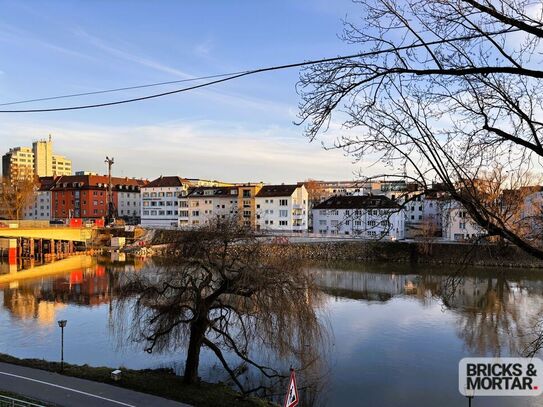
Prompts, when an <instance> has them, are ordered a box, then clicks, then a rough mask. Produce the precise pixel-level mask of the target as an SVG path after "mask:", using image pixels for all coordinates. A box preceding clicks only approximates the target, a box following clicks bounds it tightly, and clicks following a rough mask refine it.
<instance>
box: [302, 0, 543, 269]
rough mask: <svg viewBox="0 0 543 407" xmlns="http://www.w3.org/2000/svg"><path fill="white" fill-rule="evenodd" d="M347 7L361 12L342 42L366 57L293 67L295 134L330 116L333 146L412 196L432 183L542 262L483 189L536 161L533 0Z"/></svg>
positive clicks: (528, 170) (524, 179) (501, 186)
mask: <svg viewBox="0 0 543 407" xmlns="http://www.w3.org/2000/svg"><path fill="white" fill-rule="evenodd" d="M356 3H359V4H360V7H361V13H360V14H361V16H362V18H361V19H360V20H359V21H356V20H355V21H346V22H345V29H344V33H343V39H344V40H345V41H346V42H347V43H349V44H352V45H353V46H356V47H358V48H359V49H360V52H361V53H363V54H364V55H366V56H364V57H357V58H351V59H346V60H339V61H334V62H327V63H321V64H317V65H312V66H309V67H307V68H305V69H304V70H303V71H302V73H301V77H300V82H299V84H298V90H299V93H300V96H301V102H300V124H304V125H305V126H306V127H305V129H306V135H307V136H308V137H309V138H310V139H312V140H313V139H315V138H317V137H318V136H319V134H320V133H322V132H323V131H327V130H329V129H330V126H333V127H334V128H335V127H336V123H337V122H339V123H341V134H340V135H339V136H338V138H337V141H336V143H335V145H334V147H336V148H342V149H345V150H346V151H347V152H348V153H350V154H352V155H353V156H354V157H356V158H357V159H362V158H369V159H373V160H377V161H382V162H383V163H384V164H385V165H386V166H387V167H388V168H389V169H390V173H389V174H384V175H389V176H400V177H402V178H407V179H409V180H411V181H412V182H414V183H417V184H418V185H419V188H420V191H421V192H422V193H424V192H425V191H427V190H429V189H430V188H431V184H432V183H433V182H437V183H440V184H442V186H443V188H445V190H446V191H447V193H448V194H449V195H450V197H451V198H452V199H454V200H455V201H458V202H459V203H460V204H461V205H462V206H463V207H465V209H466V210H467V212H468V213H469V215H470V216H471V218H472V219H473V220H474V221H475V222H476V223H477V224H479V225H480V226H481V227H482V228H484V229H485V230H486V233H487V235H488V236H496V237H499V238H501V239H504V240H506V241H508V242H511V243H513V244H514V245H517V246H518V247H520V248H521V249H523V250H524V251H526V252H527V253H529V254H531V255H533V256H535V257H537V258H539V259H543V246H542V243H541V239H540V238H539V239H533V238H532V237H530V235H529V234H528V235H527V234H526V233H524V229H523V228H519V227H518V224H517V223H515V220H514V219H513V218H511V217H510V216H509V214H505V215H504V213H503V205H501V204H499V203H500V202H501V198H500V199H499V200H494V201H492V200H491V199H490V198H491V196H492V194H491V192H492V190H494V189H498V190H499V191H503V190H506V189H509V190H519V189H521V188H523V187H527V186H530V185H533V184H531V181H529V180H530V179H531V175H532V174H533V173H534V172H537V171H538V170H540V168H541V158H542V157H543V145H542V142H543V140H542V138H543V134H542V127H543V122H542V121H541V119H539V116H540V115H541V106H542V102H543V82H542V78H543V71H542V70H541V69H540V62H541V61H540V59H541V48H540V41H541V39H542V38H543V24H542V21H543V20H542V7H543V5H542V3H540V2H530V1H528V0H496V1H487V0H450V1H443V0H406V1H401V2H398V1H394V0H360V1H356ZM498 173H499V174H501V176H500V177H498V178H497V177H496V174H498ZM500 196H501V195H500ZM491 202H492V203H493V204H492V205H490V203H491Z"/></svg>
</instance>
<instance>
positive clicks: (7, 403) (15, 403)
mask: <svg viewBox="0 0 543 407" xmlns="http://www.w3.org/2000/svg"><path fill="white" fill-rule="evenodd" d="M0 407H45V405H43V404H36V403H31V402H30V401H25V400H19V399H15V398H13V397H8V396H2V395H0Z"/></svg>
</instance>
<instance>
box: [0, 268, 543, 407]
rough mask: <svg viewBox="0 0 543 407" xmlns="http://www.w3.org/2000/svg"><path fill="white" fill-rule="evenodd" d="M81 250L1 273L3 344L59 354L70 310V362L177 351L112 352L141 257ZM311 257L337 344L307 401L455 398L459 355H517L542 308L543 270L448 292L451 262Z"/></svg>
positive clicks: (126, 361) (208, 365)
mask: <svg viewBox="0 0 543 407" xmlns="http://www.w3.org/2000/svg"><path fill="white" fill-rule="evenodd" d="M66 260H69V259H66ZM89 260H90V263H81V264H82V265H80V266H78V267H74V268H72V269H70V270H65V269H64V267H65V264H66V263H62V261H59V262H56V263H57V267H58V269H57V272H56V274H50V273H51V270H46V272H45V274H44V275H43V276H42V275H38V276H37V277H36V278H28V277H27V276H23V277H24V278H22V279H20V280H19V279H17V278H12V279H11V280H10V281H4V282H2V283H0V301H1V303H2V308H1V310H0V331H1V332H2V335H1V336H0V352H4V353H11V354H14V355H15V356H21V357H37V358H46V359H55V358H56V357H57V348H58V343H57V342H58V341H57V340H58V333H57V330H56V329H55V324H56V322H55V321H56V320H57V319H60V318H66V319H69V320H70V328H72V329H71V330H67V331H66V334H67V338H66V339H67V341H66V346H67V349H66V357H67V360H68V361H71V362H74V363H89V364H92V365H110V366H120V365H124V366H127V367H134V368H143V367H160V366H169V365H171V364H173V363H174V362H179V360H182V359H183V357H182V355H181V354H180V352H177V353H175V354H169V355H164V356H160V357H158V356H156V355H151V356H149V355H146V354H144V353H143V352H142V347H140V346H138V345H137V344H131V345H130V346H128V345H127V346H126V348H124V349H123V350H122V351H119V349H118V347H117V346H116V344H117V342H116V340H115V338H114V335H112V333H111V329H112V328H111V326H109V325H108V324H109V323H110V318H111V305H112V303H114V302H115V298H116V292H117V286H118V281H119V275H120V273H123V272H125V271H126V270H135V271H137V270H141V269H142V268H143V267H146V265H145V263H144V262H143V261H141V260H138V259H125V261H122V259H114V260H115V261H111V259H105V258H90V259H86V260H85V261H89ZM309 267H310V268H311V270H312V271H313V273H314V275H315V278H316V280H317V282H318V285H319V286H320V287H321V289H322V290H323V291H324V293H325V294H326V296H325V303H324V305H323V306H322V312H323V314H326V316H327V319H328V321H329V325H330V326H329V329H330V331H331V334H332V337H333V348H332V350H331V354H332V356H331V362H330V364H329V366H328V365H327V364H322V365H321V367H320V368H321V369H322V370H321V371H318V372H313V374H314V375H315V376H320V379H322V376H323V374H325V375H327V376H328V377H327V379H328V382H327V384H326V386H325V387H324V388H322V389H321V391H320V394H317V393H319V392H317V391H315V389H311V391H312V393H311V394H310V393H307V394H306V397H310V396H311V401H310V402H308V403H307V404H306V405H316V404H318V403H320V405H330V406H335V405H361V404H364V405H379V406H396V405H402V406H420V405H433V404H439V405H441V406H444V407H447V406H456V405H462V403H463V402H464V399H463V398H462V397H461V396H460V395H459V394H458V391H457V389H456V383H457V382H456V380H457V371H456V369H457V363H458V360H459V359H460V358H462V357H465V356H469V355H474V356H482V355H503V356H506V355H518V354H519V353H521V352H522V351H523V349H524V348H525V347H526V345H527V344H528V343H529V341H530V340H531V339H532V328H533V327H534V325H535V324H536V322H537V321H538V320H539V317H540V315H542V311H543V278H541V277H540V276H539V275H538V274H537V272H534V271H529V272H523V271H521V270H512V271H510V272H503V270H488V269H470V270H469V271H468V273H467V274H466V275H465V276H464V277H463V278H462V280H461V281H460V282H459V284H458V286H457V288H456V290H455V292H454V293H453V294H454V295H450V293H447V296H446V300H445V301H444V300H443V298H444V297H445V295H444V292H443V289H444V286H445V285H446V284H447V279H448V275H449V274H450V273H452V272H454V269H446V268H444V267H439V269H436V268H432V267H421V266H417V267H416V268H415V267H412V266H405V265H375V264H372V265H362V264H340V263H336V264H328V265H322V264H321V265H315V264H312V265H309ZM37 271H39V269H38V270H37ZM18 273H21V272H20V271H19V272H18ZM3 276H5V274H4V275H3ZM3 276H0V277H3ZM0 281H2V280H0ZM277 363H278V365H287V366H288V363H289V362H288V361H277ZM202 365H203V369H202V374H203V376H204V378H211V379H218V378H224V376H221V375H220V374H219V373H218V371H217V369H216V368H214V366H215V367H216V363H215V361H214V358H213V356H212V355H210V354H208V353H204V355H203V361H202ZM179 368H180V367H179V366H178V369H179ZM362 395H363V402H362V401H361V398H362ZM317 400H319V401H317ZM521 403H522V405H527V406H528V405H529V406H538V405H541V402H539V401H538V400H537V399H532V398H526V399H515V398H498V399H496V398H485V399H481V400H477V405H478V406H517V405H521Z"/></svg>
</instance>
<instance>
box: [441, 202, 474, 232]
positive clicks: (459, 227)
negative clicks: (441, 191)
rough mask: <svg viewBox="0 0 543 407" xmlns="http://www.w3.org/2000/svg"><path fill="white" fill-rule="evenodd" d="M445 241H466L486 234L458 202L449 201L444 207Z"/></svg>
mask: <svg viewBox="0 0 543 407" xmlns="http://www.w3.org/2000/svg"><path fill="white" fill-rule="evenodd" d="M442 227H443V239H444V240H450V241H465V240H469V239H476V238H477V237H478V236H480V235H482V234H484V230H483V228H481V227H480V226H479V225H478V224H477V223H476V222H475V221H474V220H473V219H472V218H471V216H470V215H469V214H468V212H467V211H466V209H465V208H464V207H463V206H462V205H461V204H460V203H458V202H456V201H452V200H449V201H447V202H446V203H444V205H443V221H442Z"/></svg>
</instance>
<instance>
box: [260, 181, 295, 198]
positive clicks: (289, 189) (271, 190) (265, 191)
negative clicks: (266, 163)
mask: <svg viewBox="0 0 543 407" xmlns="http://www.w3.org/2000/svg"><path fill="white" fill-rule="evenodd" d="M296 188H298V185H296V184H294V185H264V186H263V187H262V188H261V189H260V191H258V193H257V194H256V197H257V198H269V197H274V196H291V195H292V194H293V193H294V191H295V190H296Z"/></svg>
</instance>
